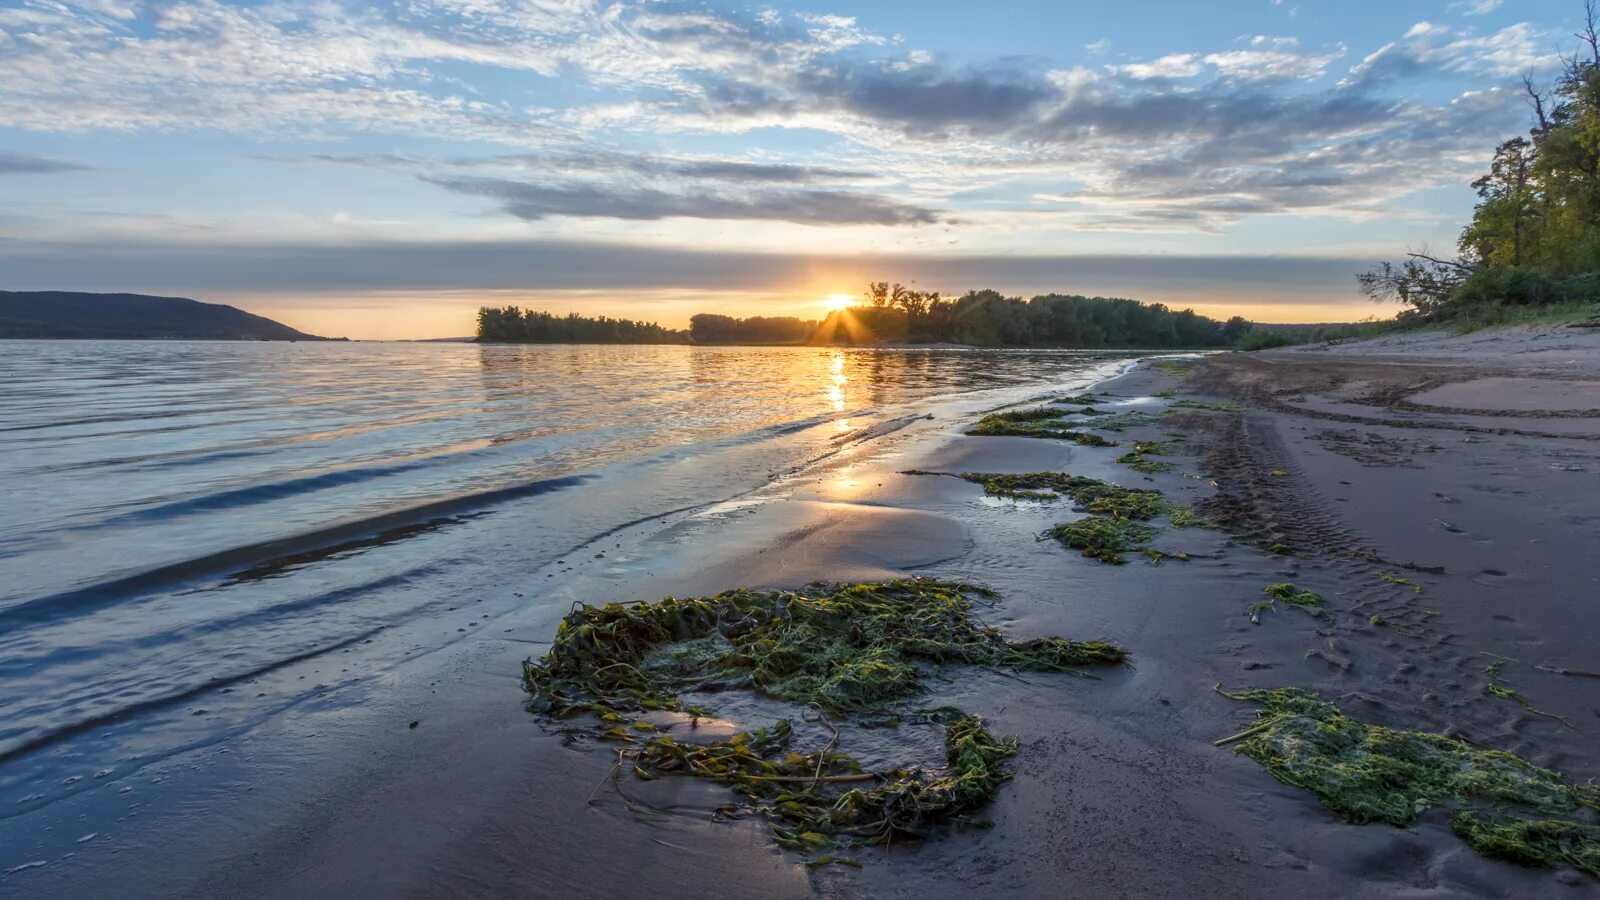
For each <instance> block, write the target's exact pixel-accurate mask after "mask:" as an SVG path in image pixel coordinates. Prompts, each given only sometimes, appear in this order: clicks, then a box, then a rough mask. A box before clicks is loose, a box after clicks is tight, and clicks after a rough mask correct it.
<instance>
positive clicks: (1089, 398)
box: [1050, 394, 1100, 406]
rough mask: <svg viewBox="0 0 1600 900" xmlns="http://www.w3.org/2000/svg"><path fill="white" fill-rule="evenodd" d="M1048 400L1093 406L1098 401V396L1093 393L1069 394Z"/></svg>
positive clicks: (1072, 404)
mask: <svg viewBox="0 0 1600 900" xmlns="http://www.w3.org/2000/svg"><path fill="white" fill-rule="evenodd" d="M1050 402H1051V403H1065V404H1068V405H1071V406H1093V405H1095V404H1096V403H1098V402H1100V398H1099V397H1097V396H1095V395H1094V394H1076V395H1074V396H1071V397H1057V398H1056V399H1054V400H1051V401H1050Z"/></svg>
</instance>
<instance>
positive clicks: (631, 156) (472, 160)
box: [258, 150, 882, 184]
mask: <svg viewBox="0 0 1600 900" xmlns="http://www.w3.org/2000/svg"><path fill="white" fill-rule="evenodd" d="M258 158H260V159H265V160H268V161H271V162H289V163H328V164H336V165H353V166H362V167H365V168H374V169H403V170H411V171H430V170H449V169H494V168H498V169H506V170H512V171H541V172H547V173H551V174H557V173H571V172H589V173H633V174H638V175H646V176H654V177H677V178H682V179H686V180H709V181H718V182H730V183H745V184H836V183H852V182H853V183H861V182H872V181H880V180H882V177H881V176H878V175H874V174H873V173H871V172H867V171H863V170H853V169H840V168H835V167H832V166H814V165H803V164H797V163H774V162H753V161H750V160H746V159H736V158H727V157H682V156H652V155H647V154H641V153H622V152H617V151H603V150H588V151H585V152H582V153H510V154H493V155H488V156H458V157H449V158H430V157H422V156H408V155H403V154H396V153H373V154H355V155H349V154H336V153H308V154H303V155H300V156H267V157H258Z"/></svg>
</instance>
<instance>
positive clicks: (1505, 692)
mask: <svg viewBox="0 0 1600 900" xmlns="http://www.w3.org/2000/svg"><path fill="white" fill-rule="evenodd" d="M1508 662H1515V660H1510V659H1504V658H1497V659H1495V661H1494V662H1491V663H1489V665H1487V666H1485V667H1484V669H1483V671H1484V674H1486V675H1488V676H1489V681H1488V683H1487V684H1485V685H1484V686H1483V692H1484V693H1485V694H1488V695H1489V696H1491V697H1499V698H1501V699H1502V700H1515V701H1516V702H1517V705H1518V706H1521V707H1522V708H1523V709H1524V710H1526V711H1527V712H1530V713H1533V714H1534V715H1536V716H1544V717H1545V718H1547V719H1555V720H1556V721H1557V722H1560V723H1561V724H1563V725H1565V726H1567V727H1568V728H1572V729H1576V728H1577V727H1578V726H1576V725H1574V724H1572V722H1571V720H1569V719H1568V718H1567V717H1566V716H1558V715H1556V714H1555V713H1550V712H1545V711H1544V710H1542V709H1538V708H1536V707H1535V706H1534V705H1533V704H1531V703H1529V702H1528V698H1526V697H1524V696H1522V694H1520V693H1518V692H1517V689H1516V688H1513V687H1509V686H1507V685H1506V684H1505V683H1503V682H1501V681H1500V673H1501V672H1502V671H1504V670H1505V667H1506V663H1508Z"/></svg>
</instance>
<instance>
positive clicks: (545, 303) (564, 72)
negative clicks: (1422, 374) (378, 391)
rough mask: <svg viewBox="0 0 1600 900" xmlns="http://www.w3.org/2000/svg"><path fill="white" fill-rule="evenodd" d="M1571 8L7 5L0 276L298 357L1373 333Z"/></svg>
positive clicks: (1565, 30)
mask: <svg viewBox="0 0 1600 900" xmlns="http://www.w3.org/2000/svg"><path fill="white" fill-rule="evenodd" d="M1582 14H1583V10H1582V5H1581V3H1579V2H1577V0H1438V2H1410V0H1385V2H1377V0H1247V2H1243V0H1241V2H1226V0H1224V2H1212V3H1193V2H1187V0H1181V2H1180V0H1135V2H1123V3H1105V2H1092V3H1090V2H1077V0H992V2H989V3H984V4H974V3H972V2H971V0H916V2H911V0H875V2H869V0H815V2H808V3H805V4H801V5H795V4H787V3H782V4H771V5H766V4H723V3H719V2H696V3H680V2H676V0H644V2H630V0H615V2H612V0H510V2H496V0H394V2H381V3H358V2H345V0H265V2H217V0H156V2H144V0H79V2H73V0H21V2H18V0H0V289H13V290H49V289H54V290H91V291H132V292H138V293H154V294H165V295H174V296H188V297H194V298H196V299H202V300H213V301H218V302H226V303H232V304H234V305H237V306H240V307H243V308H245V309H249V310H251V311H252V312H257V313H260V314H263V315H267V316H271V317H273V318H276V319H278V320H280V321H283V322H286V323H288V324H290V325H294V326H296V327H298V328H301V329H303V330H307V331H311V332H314V333H319V334H328V335H344V336H350V337H356V338H420V337H444V336H453V335H464V334H469V333H471V331H472V327H473V326H472V321H473V314H474V312H475V311H476V309H477V307H478V306H480V305H483V304H495V305H502V304H518V305H523V306H534V307H539V308H544V309H551V310H555V311H558V312H567V311H574V310H576V311H580V312H584V313H588V314H606V315H621V316H628V317H632V318H644V319H650V320H654V321H659V322H661V323H662V324H666V325H670V326H682V325H684V324H685V323H686V322H687V320H688V317H689V315H690V314H692V313H694V312H723V313H730V314H734V315H800V316H804V317H807V318H815V317H820V316H821V314H822V308H823V303H824V301H825V300H826V299H827V298H828V297H830V296H832V295H835V294H858V293H860V292H861V290H862V288H863V286H864V283H865V282H866V281H868V280H873V279H876V280H892V281H902V282H908V283H912V284H915V285H916V286H917V287H919V288H922V289H925V290H938V291H942V292H944V293H945V294H947V295H949V294H959V293H961V292H963V291H966V290H971V289H979V288H994V289H996V290H1000V291H1003V292H1005V293H1007V294H1013V295H1022V296H1031V295H1033V294H1039V293H1050V292H1059V293H1076V294H1086V295H1105V296H1123V297H1133V298H1135V299H1140V300H1146V301H1153V302H1162V303H1166V304H1168V305H1170V306H1173V307H1176V308H1182V307H1193V308H1195V309H1197V310H1199V311H1201V312H1204V313H1207V314H1211V315H1217V316H1226V315H1234V314H1239V315H1244V316H1245V317H1247V318H1250V319H1252V320H1255V321H1263V322H1307V321H1350V320H1355V319H1359V318H1364V317H1367V316H1372V315H1382V316H1387V315H1390V314H1392V313H1393V309H1392V308H1387V307H1382V306H1378V305H1374V304H1372V303H1371V302H1370V301H1367V300H1365V299H1364V298H1362V297H1360V296H1359V294H1358V293H1357V292H1356V290H1355V279H1354V275H1355V273H1356V272H1358V271H1361V270H1362V269H1364V268H1366V267H1369V266H1370V265H1371V264H1372V263H1373V262H1375V261H1377V260H1380V259H1392V258H1395V257H1396V256H1399V255H1400V254H1402V253H1403V252H1404V251H1405V250H1406V249H1408V248H1424V247H1427V248H1432V249H1435V250H1445V251H1448V250H1449V249H1450V248H1451V247H1452V246H1453V244H1454V240H1455V237H1456V235H1457V234H1458V233H1459V231H1460V228H1461V226H1462V224H1463V223H1464V222H1465V221H1466V219H1467V218H1468V217H1469V216H1470V214H1471V210H1472V204H1473V200H1474V195H1473V192H1472V190H1471V188H1470V182H1471V181H1472V179H1473V178H1475V177H1476V176H1477V175H1478V174H1480V173H1481V172H1482V171H1484V170H1485V169H1486V168H1487V164H1488V159H1489V156H1490V154H1491V152H1492V150H1493V148H1494V145H1495V144H1496V143H1498V142H1499V141H1501V140H1504V139H1506V138H1509V137H1512V136H1514V135H1516V134H1518V133H1520V132H1523V131H1525V130H1526V128H1527V125H1528V118H1529V110H1528V107H1527V103H1526V102H1525V101H1526V96H1525V92H1524V88H1523V78H1524V76H1529V75H1531V76H1532V77H1533V79H1534V80H1535V81H1536V82H1538V83H1541V84H1544V83H1548V82H1549V81H1550V79H1551V77H1552V76H1553V74H1554V73H1555V72H1556V71H1557V70H1558V68H1559V65H1560V57H1559V54H1561V53H1563V52H1564V53H1571V52H1573V50H1574V49H1575V46H1576V40H1575V38H1574V37H1573V33H1574V31H1575V30H1576V28H1577V27H1578V24H1579V20H1580V19H1581V17H1582Z"/></svg>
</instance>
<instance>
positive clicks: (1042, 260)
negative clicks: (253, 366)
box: [0, 241, 1370, 302]
mask: <svg viewBox="0 0 1600 900" xmlns="http://www.w3.org/2000/svg"><path fill="white" fill-rule="evenodd" d="M1367 263H1370V260H1367V259H1364V258H1361V259H1356V258H1342V257H1332V256H1325V257H1284V256H1184V255H1117V254H1109V255H1081V256H1070V255H1022V254H1017V255H1004V256H964V257H960V256H950V255H945V254H940V255H927V254H907V253H900V254H877V255H870V256H858V255H850V256H828V255H821V254H790V253H747V252H728V251H717V252H711V251H697V250H669V249H662V248H651V247H641V246H635V245H627V244H616V243H588V242H577V241H504V242H450V241H416V242H405V243H341V244H335V245H326V244H282V243H273V244H258V245H249V244H243V245H241V244H238V243H227V244H216V245H203V244H201V245H188V246H182V247H176V246H170V245H161V244H152V243H146V242H110V241H99V242H95V243H93V244H80V243H60V244H49V243H40V242H28V243H20V242H18V243H12V242H5V241H0V266H3V267H4V269H5V271H6V273H7V278H8V282H9V284H10V286H12V287H14V288H16V289H19V290H31V289H45V288H54V289H61V290H90V291H93V290H102V291H104V290H135V291H139V292H150V293H166V294H176V295H188V296H194V295H201V296H202V297H203V296H205V295H207V294H212V293H222V292H259V293H271V294H275V295H280V296H281V295H283V294H291V293H308V292H314V291H326V292H330V293H332V292H354V291H383V290H402V291H428V290H453V289H459V290H473V289H477V290H485V291H488V290H529V289H537V290H606V289H611V290H627V289H635V288H654V289H666V288H682V289H700V290H708V291H709V290H741V291H761V290H767V291H781V292H789V291H793V290H794V289H795V287H796V286H797V285H806V284H810V283H813V282H814V280H815V279H816V278H817V277H818V275H819V273H824V274H825V276H826V278H827V279H828V280H830V281H832V282H834V283H848V282H853V281H866V280H868V279H870V278H873V277H894V278H898V279H901V280H916V281H917V282H918V283H920V284H927V285H932V286H934V288H936V289H939V290H948V291H961V290H966V289H971V288H980V287H994V288H997V289H1000V290H1003V291H1008V292H1015V293H1046V292H1050V291H1064V292H1084V293H1091V294H1093V293H1104V294H1112V295H1118V294H1120V295H1128V294H1135V293H1137V294H1139V295H1140V296H1143V297H1147V298H1150V297H1169V298H1172V299H1174V300H1178V301H1180V302H1181V300H1182V298H1183V297H1197V296H1201V295H1206V294H1211V295H1221V296H1226V297H1229V298H1234V299H1245V298H1248V297H1249V296H1255V297H1262V298H1265V297H1273V298H1276V299H1281V300H1285V301H1287V302H1294V301H1296V300H1304V301H1308V302H1309V301H1310V300H1312V299H1324V300H1325V299H1327V298H1329V297H1352V298H1353V297H1354V296H1355V279H1354V276H1353V273H1355V272H1358V271H1361V270H1362V269H1363V268H1365V264H1367Z"/></svg>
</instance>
